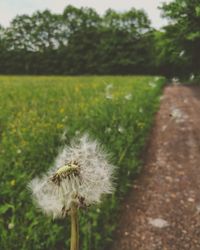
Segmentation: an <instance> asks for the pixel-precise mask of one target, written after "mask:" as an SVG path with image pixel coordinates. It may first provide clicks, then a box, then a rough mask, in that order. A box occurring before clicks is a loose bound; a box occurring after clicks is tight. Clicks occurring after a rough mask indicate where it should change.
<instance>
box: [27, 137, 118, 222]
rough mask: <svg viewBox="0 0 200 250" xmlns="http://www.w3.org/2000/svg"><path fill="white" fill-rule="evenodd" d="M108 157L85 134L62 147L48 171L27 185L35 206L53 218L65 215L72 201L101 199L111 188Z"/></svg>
mask: <svg viewBox="0 0 200 250" xmlns="http://www.w3.org/2000/svg"><path fill="white" fill-rule="evenodd" d="M107 158H108V155H107V154H106V153H105V152H104V150H103V149H102V148H101V146H100V145H99V144H98V142H97V141H92V140H90V138H89V137H88V135H84V136H82V137H81V138H78V139H76V140H74V141H73V142H72V143H71V146H66V147H64V148H63V149H62V150H61V152H60V153H59V155H58V156H57V158H56V160H55V163H54V165H53V167H52V168H51V169H50V170H49V172H48V173H47V174H46V175H44V176H43V177H42V178H41V179H39V178H35V179H34V180H32V181H31V183H30V184H29V188H30V189H31V191H32V194H33V197H34V199H35V201H36V203H37V205H38V207H39V208H41V209H42V210H43V211H44V212H45V213H46V214H47V215H50V216H52V217H53V218H56V217H63V216H65V215H66V214H67V213H68V212H69V211H70V209H71V206H72V204H76V205H77V207H87V206H89V205H92V204H94V203H98V202H100V201H101V198H102V195H103V194H109V193H112V192H113V191H114V187H113V171H114V166H113V165H111V164H109V163H108V161H107Z"/></svg>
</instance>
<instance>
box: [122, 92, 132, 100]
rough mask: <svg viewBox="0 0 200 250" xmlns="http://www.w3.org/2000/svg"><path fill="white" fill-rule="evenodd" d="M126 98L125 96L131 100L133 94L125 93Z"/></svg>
mask: <svg viewBox="0 0 200 250" xmlns="http://www.w3.org/2000/svg"><path fill="white" fill-rule="evenodd" d="M124 98H125V99H126V100H128V101H130V100H132V94H131V93H129V94H127V95H125V96H124Z"/></svg>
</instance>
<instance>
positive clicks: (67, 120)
mask: <svg viewBox="0 0 200 250" xmlns="http://www.w3.org/2000/svg"><path fill="white" fill-rule="evenodd" d="M164 81H165V79H164V78H162V77H160V78H155V77H142V76H140V77H139V76H138V77H111V76H104V77H103V76H102V77H3V76H2V77H0V95H1V98H0V155H1V157H0V176H1V182H0V200H1V202H0V232H1V234H0V249H2V250H4V249H5V250H7V249H10V250H11V249H17V250H18V249H21V250H28V249H34V250H39V249H40V250H45V249H48V250H55V249H59V250H62V249H67V248H68V245H69V239H68V236H69V220H64V221H63V220H56V221H52V220H51V219H49V218H46V217H45V216H44V215H43V214H41V212H40V211H37V209H36V208H35V207H34V205H33V204H32V200H31V197H30V194H29V192H28V191H27V189H26V186H27V183H28V182H29V181H30V180H31V179H32V178H33V177H35V176H36V175H39V174H42V173H43V172H45V171H46V170H47V169H49V167H50V165H51V164H52V163H53V160H54V157H55V156H56V154H57V152H58V149H59V147H60V146H62V145H63V144H65V143H69V141H70V139H71V138H73V137H74V136H75V135H79V134H82V133H84V132H87V133H89V134H90V135H91V136H92V137H94V138H97V139H98V140H99V141H100V142H101V143H102V144H104V146H105V148H106V149H107V151H108V152H110V153H111V155H112V159H113V162H112V163H113V164H115V165H117V166H118V169H117V172H116V177H117V191H116V193H115V194H114V195H113V196H112V197H107V198H105V199H104V201H103V203H102V205H101V206H98V207H93V208H91V209H89V211H87V212H85V211H83V212H81V215H80V216H81V219H80V223H81V249H82V250H102V249H104V248H105V246H106V245H107V244H108V243H109V242H110V241H111V236H112V232H113V230H114V229H115V226H116V214H117V209H118V207H119V206H118V205H119V202H120V199H121V197H123V194H125V193H126V191H127V189H128V187H129V185H130V179H131V177H132V176H133V174H134V173H135V172H136V171H137V170H138V167H139V166H140V165H141V163H140V160H139V154H140V152H141V150H142V149H143V147H144V145H145V140H146V137H147V134H148V132H149V130H150V127H151V125H152V121H153V115H154V113H155V112H156V110H157V108H158V106H159V96H160V93H161V90H162V86H163V84H164Z"/></svg>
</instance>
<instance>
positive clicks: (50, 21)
mask: <svg viewBox="0 0 200 250" xmlns="http://www.w3.org/2000/svg"><path fill="white" fill-rule="evenodd" d="M161 9H162V13H163V17H165V18H168V19H169V20H170V22H169V24H168V25H167V26H165V27H164V28H163V29H162V30H156V29H154V28H152V26H151V22H150V20H149V18H148V16H147V14H146V13H145V12H144V11H143V10H136V9H135V8H132V9H130V10H129V11H125V12H123V13H121V12H116V11H114V10H112V9H109V10H107V11H106V12H105V14H104V15H102V16H100V15H99V14H98V13H97V12H96V11H95V10H94V9H92V8H76V7H74V6H71V5H69V6H67V7H66V8H65V10H64V11H63V13H62V14H53V13H51V12H50V11H49V10H45V11H43V12H40V11H37V12H35V13H34V14H33V15H31V16H29V15H20V16H16V17H15V18H14V19H13V20H12V22H11V24H10V26H9V27H8V28H4V27H2V26H0V73H1V74H41V75H49V74H50V75H82V74H162V75H166V76H173V75H177V76H188V75H190V74H191V73H193V74H195V75H197V74H199V72H200V57H199V53H200V52H199V51H200V29H199V27H200V2H199V0H174V1H173V2H171V3H169V4H166V3H164V4H163V5H162V7H161Z"/></svg>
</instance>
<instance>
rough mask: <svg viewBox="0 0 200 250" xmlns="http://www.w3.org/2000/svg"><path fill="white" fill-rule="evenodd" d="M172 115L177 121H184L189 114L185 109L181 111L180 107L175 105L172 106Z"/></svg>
mask: <svg viewBox="0 0 200 250" xmlns="http://www.w3.org/2000/svg"><path fill="white" fill-rule="evenodd" d="M170 115H171V117H172V119H174V120H175V122H176V123H181V122H184V121H185V119H187V115H186V114H185V113H184V112H183V111H181V110H180V109H179V108H175V107H173V108H172V111H171V114H170Z"/></svg>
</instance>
